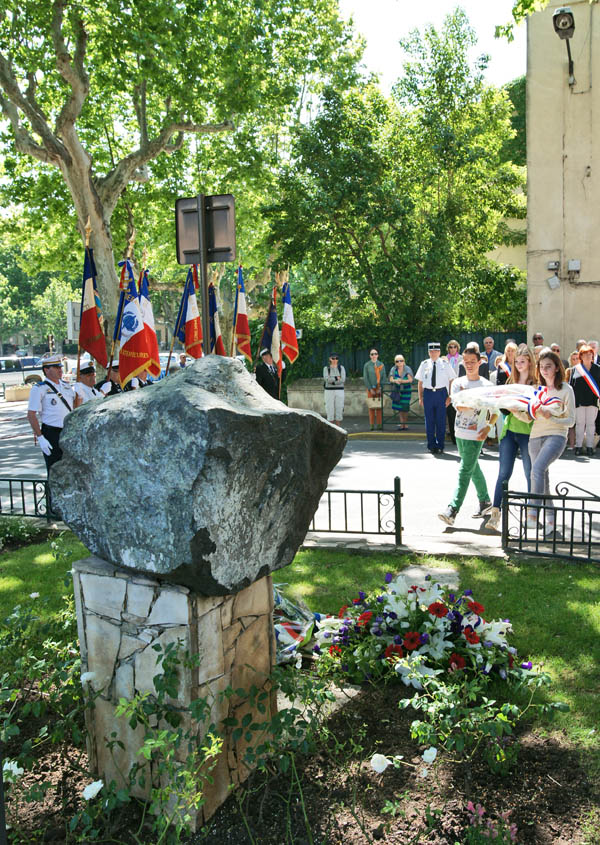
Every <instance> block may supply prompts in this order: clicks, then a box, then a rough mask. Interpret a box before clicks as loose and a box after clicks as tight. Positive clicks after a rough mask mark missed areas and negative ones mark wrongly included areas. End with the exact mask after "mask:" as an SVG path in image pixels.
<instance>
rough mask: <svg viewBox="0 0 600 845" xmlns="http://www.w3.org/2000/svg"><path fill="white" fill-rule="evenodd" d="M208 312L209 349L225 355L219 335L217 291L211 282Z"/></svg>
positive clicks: (221, 338)
mask: <svg viewBox="0 0 600 845" xmlns="http://www.w3.org/2000/svg"><path fill="white" fill-rule="evenodd" d="M208 314H209V322H210V351H211V352H213V353H214V354H215V355H225V354H226V352H225V346H224V344H223V337H222V336H221V326H220V324H219V307H218V304H217V291H216V290H215V286H214V285H213V283H212V282H211V283H210V285H209V286H208Z"/></svg>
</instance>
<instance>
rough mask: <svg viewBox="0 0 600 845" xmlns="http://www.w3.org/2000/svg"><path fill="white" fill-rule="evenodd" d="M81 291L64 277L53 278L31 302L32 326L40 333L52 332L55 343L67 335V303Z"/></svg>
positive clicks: (74, 298)
mask: <svg viewBox="0 0 600 845" xmlns="http://www.w3.org/2000/svg"><path fill="white" fill-rule="evenodd" d="M80 297H81V292H80V291H79V290H76V289H75V288H74V287H73V286H72V285H71V284H70V283H69V282H68V281H67V280H66V279H59V278H54V279H52V281H51V282H50V284H49V285H48V287H47V288H46V289H45V290H44V292H43V293H40V294H38V295H37V296H36V297H34V299H33V301H32V303H31V311H32V313H31V320H32V327H33V328H34V329H35V330H37V332H38V333H39V334H40V335H42V337H43V336H44V335H47V334H53V335H54V337H55V339H56V342H57V344H60V343H61V342H62V340H63V338H65V337H66V336H67V303H68V302H70V301H72V300H78V299H79V298H80Z"/></svg>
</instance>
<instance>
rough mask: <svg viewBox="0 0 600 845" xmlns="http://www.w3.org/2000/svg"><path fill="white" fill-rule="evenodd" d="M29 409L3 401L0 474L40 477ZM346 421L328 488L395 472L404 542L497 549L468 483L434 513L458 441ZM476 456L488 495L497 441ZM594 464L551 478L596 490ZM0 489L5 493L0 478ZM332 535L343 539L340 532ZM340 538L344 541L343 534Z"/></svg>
mask: <svg viewBox="0 0 600 845" xmlns="http://www.w3.org/2000/svg"><path fill="white" fill-rule="evenodd" d="M26 411H27V405H26V403H25V402H11V403H7V402H5V401H3V400H2V401H0V477H7V476H21V477H23V476H25V477H32V478H33V477H35V478H45V475H46V470H45V466H44V461H43V458H42V454H41V451H40V450H39V448H38V447H36V446H34V445H33V437H32V434H31V429H30V427H29V424H28V423H27V420H26V417H25V414H26ZM345 423H346V424H347V426H348V431H349V434H350V437H349V440H348V444H347V446H346V449H345V451H344V454H343V456H342V459H341V460H340V462H339V464H338V465H337V467H336V468H335V469H334V470H333V472H332V474H331V476H330V479H329V484H328V487H329V489H338V490H340V489H354V490H392V489H393V487H394V477H395V476H399V477H400V480H401V487H402V492H403V499H402V524H403V528H404V532H403V541H404V543H405V544H406V545H408V546H409V547H411V548H414V549H417V550H419V551H427V552H431V553H436V554H440V553H445V554H451V553H469V552H472V553H474V554H477V553H480V552H488V553H498V554H500V553H501V549H500V538H499V535H498V534H490V533H487V532H485V531H483V530H482V526H483V522H482V521H481V520H475V519H472V518H471V514H472V513H473V512H474V511H475V510H476V508H477V497H476V495H475V490H474V488H473V486H471V488H470V489H469V492H468V493H467V498H466V500H465V503H464V505H463V508H462V509H461V512H460V513H459V515H458V517H457V519H456V523H455V525H454V526H453V527H448V526H445V525H444V523H442V522H441V521H440V520H439V519H438V517H437V514H438V513H439V512H440V511H441V510H443V509H444V508H445V507H446V506H447V505H448V502H449V501H450V498H451V496H452V493H453V491H454V487H455V485H456V476H457V469H458V464H459V457H458V454H457V452H456V447H454V446H452V444H451V443H448V444H447V448H446V452H445V453H444V454H443V455H438V456H433V455H431V454H430V453H429V452H428V451H427V449H426V445H425V436H424V430H423V426H422V424H420V423H419V422H417V421H415V422H412V421H411V430H410V431H409V432H408V433H404V432H403V433H402V434H397V433H396V432H395V429H394V428H393V427H390V428H389V430H387V429H386V431H385V432H383V433H377V432H375V433H370V432H366V431H365V430H364V425H365V421H364V420H360V419H358V420H353V419H349V420H346V421H345ZM480 461H481V466H482V469H483V472H484V475H485V477H486V480H487V482H488V488H489V491H490V494H491V493H492V492H493V489H494V485H495V483H496V478H497V474H498V450H497V448H491V449H487V448H486V450H485V452H484V454H483V456H482V457H481V459H480ZM599 469H600V452H598V451H596V457H594V458H592V459H588V458H575V457H574V456H573V453H572V452H566V453H565V456H564V457H563V458H561V459H560V460H559V461H557V462H556V463H555V464H554V465H553V466H552V468H551V473H550V477H551V481H552V484H553V485H555V484H556V483H558V482H559V481H569V482H572V483H575V484H578V485H579V486H581V487H584V488H586V489H591V490H596V491H598V490H600V483H599V479H600V473H599V472H598V470H599ZM511 489H513V490H525V489H526V487H525V476H524V474H523V469H522V464H521V462H520V461H517V464H516V468H515V472H514V474H513V478H512V481H511ZM0 492H2V493H4V491H2V490H1V484H0ZM390 504H391V503H390ZM349 507H350V513H351V517H352V519H356V518H357V517H358V515H359V514H360V502H359V500H358V498H357V497H355V498H354V499H353V500H352V501H351V503H350V505H349ZM364 507H365V520H366V522H367V523H368V522H369V519H371V520H372V521H374V520H375V519H376V515H375V514H374V513H372V514H371V515H369V513H368V505H365V506H364ZM336 508H337V509H338V510H337V515H338V517H339V518H343V514H342V513H340V510H339V508H340V505H335V504H334V511H335V509H336ZM334 515H335V514H334ZM318 518H319V519H323V518H325V519H326V518H327V513H326V505H325V503H322V505H321V509H320V511H319V517H318ZM317 524H324V523H322V522H321V523H317ZM334 524H335V523H334ZM367 527H368V526H367ZM320 536H323V535H320ZM324 536H325V537H327V536H328V535H324ZM329 536H330V537H331V535H329ZM335 537H337V538H340V535H335ZM331 539H333V538H331ZM340 539H345V540H348V537H347V536H346V537H343V536H342V537H341V538H340ZM350 539H352V538H350ZM355 540H356V543H357V545H358V546H359V547H360V546H364V545H365V542H366V541H365V539H364V538H363V537H360V538H359V537H356V538H355ZM392 541H393V537H386V536H377V535H371V536H370V537H368V542H369V543H372V544H375V545H377V544H381V543H390V542H392Z"/></svg>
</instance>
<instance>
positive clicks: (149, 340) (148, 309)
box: [139, 269, 160, 378]
mask: <svg viewBox="0 0 600 845" xmlns="http://www.w3.org/2000/svg"><path fill="white" fill-rule="evenodd" d="M139 290H140V310H141V312H142V319H143V321H144V331H145V332H146V348H147V350H148V359H149V364H148V372H149V373H150V375H151V376H154V377H155V378H158V376H159V375H160V358H159V355H158V338H157V337H156V329H155V327H154V312H153V310H152V303H151V302H150V292H149V290H148V270H147V269H145V270H143V271H142V273H141V274H140V281H139Z"/></svg>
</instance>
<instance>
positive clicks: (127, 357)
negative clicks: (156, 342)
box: [118, 259, 150, 387]
mask: <svg viewBox="0 0 600 845" xmlns="http://www.w3.org/2000/svg"><path fill="white" fill-rule="evenodd" d="M124 263H125V267H126V271H127V287H126V288H125V290H124V291H123V315H122V317H121V326H120V332H119V338H118V340H119V341H120V344H121V345H120V349H119V381H120V382H121V387H125V385H126V384H127V383H128V382H129V381H131V379H132V378H133V377H134V376H137V375H139V373H141V372H142V371H143V370H145V369H147V368H148V365H149V363H150V355H149V354H148V348H147V345H146V331H145V328H144V318H143V316H142V309H141V308H140V299H139V294H138V289H137V285H136V283H135V279H134V277H133V270H132V268H131V262H130V261H129V259H127V260H126V261H125V262H124Z"/></svg>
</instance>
